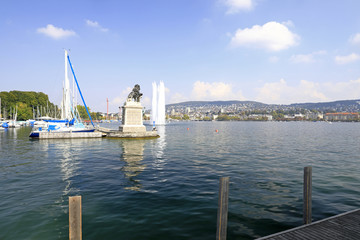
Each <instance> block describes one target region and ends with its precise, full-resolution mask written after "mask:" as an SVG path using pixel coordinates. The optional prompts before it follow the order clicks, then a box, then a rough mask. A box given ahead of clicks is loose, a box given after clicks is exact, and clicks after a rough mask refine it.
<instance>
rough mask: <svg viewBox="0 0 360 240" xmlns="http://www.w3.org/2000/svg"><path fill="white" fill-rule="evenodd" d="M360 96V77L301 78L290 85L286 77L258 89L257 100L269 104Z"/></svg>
mask: <svg viewBox="0 0 360 240" xmlns="http://www.w3.org/2000/svg"><path fill="white" fill-rule="evenodd" d="M359 98H360V78H359V79H357V80H350V81H345V82H335V83H334V82H324V83H315V82H310V81H306V80H301V81H300V83H298V84H295V85H293V86H290V85H289V84H288V83H287V82H286V81H285V80H284V79H280V81H278V82H272V83H265V84H264V85H263V86H262V87H261V88H258V89H257V97H256V101H259V102H263V103H268V104H290V103H304V102H324V101H336V100H341V99H359Z"/></svg>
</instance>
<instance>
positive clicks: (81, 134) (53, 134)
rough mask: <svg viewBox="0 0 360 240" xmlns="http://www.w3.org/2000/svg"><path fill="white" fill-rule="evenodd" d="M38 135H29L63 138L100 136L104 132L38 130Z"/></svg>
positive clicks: (44, 137) (103, 135)
mask: <svg viewBox="0 0 360 240" xmlns="http://www.w3.org/2000/svg"><path fill="white" fill-rule="evenodd" d="M37 134H38V136H31V137H33V138H39V139H64V138H101V137H105V136H106V134H105V133H102V132H98V131H95V132H47V131H43V132H39V133H37Z"/></svg>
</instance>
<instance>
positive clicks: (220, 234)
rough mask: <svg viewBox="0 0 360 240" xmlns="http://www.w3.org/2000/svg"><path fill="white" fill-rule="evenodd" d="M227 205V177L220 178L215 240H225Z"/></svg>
mask: <svg viewBox="0 0 360 240" xmlns="http://www.w3.org/2000/svg"><path fill="white" fill-rule="evenodd" d="M228 203H229V177H221V178H220V187H219V205H218V212H217V227H216V240H226V232H227V220H228Z"/></svg>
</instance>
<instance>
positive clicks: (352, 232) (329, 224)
mask: <svg viewBox="0 0 360 240" xmlns="http://www.w3.org/2000/svg"><path fill="white" fill-rule="evenodd" d="M265 239H271V240H283V239H294V240H296V239H317V240H322V239H324V240H325V239H348V240H352V239H354V240H355V239H360V209H356V210H353V211H350V212H346V213H343V214H339V215H336V216H333V217H330V218H326V219H323V220H320V221H317V222H314V223H311V224H307V225H302V226H300V227H296V228H293V229H290V230H287V231H283V232H280V233H276V234H272V235H269V236H266V237H262V238H258V240H265Z"/></svg>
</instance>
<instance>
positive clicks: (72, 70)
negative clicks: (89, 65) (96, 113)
mask: <svg viewBox="0 0 360 240" xmlns="http://www.w3.org/2000/svg"><path fill="white" fill-rule="evenodd" d="M67 59H68V61H69V65H70V68H71V72H72V74H73V76H74V79H75V82H76V85H77V87H78V89H79V93H80V96H81V99H82V101H83V103H84V105H85V109H86V112H87V114H88V115H89V118H90V121H91V124H92V125H93V127H95V126H94V123H93V121H92V119H91V116H90V113H89V110H88V108H87V106H86V103H85V100H84V97H83V95H82V93H81V90H80V87H79V83H78V81H77V79H76V76H75V72H74V69H73V67H72V65H71V61H70V57H69V55H68V56H67Z"/></svg>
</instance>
